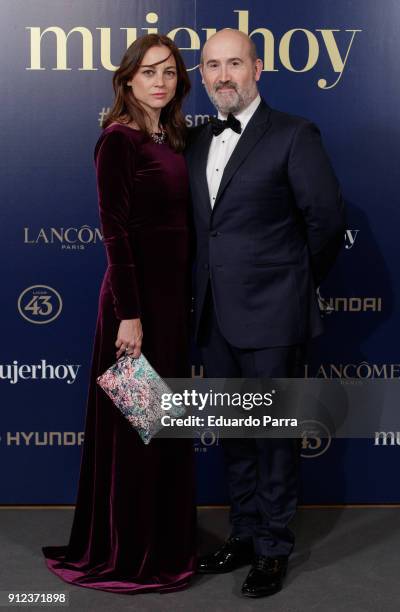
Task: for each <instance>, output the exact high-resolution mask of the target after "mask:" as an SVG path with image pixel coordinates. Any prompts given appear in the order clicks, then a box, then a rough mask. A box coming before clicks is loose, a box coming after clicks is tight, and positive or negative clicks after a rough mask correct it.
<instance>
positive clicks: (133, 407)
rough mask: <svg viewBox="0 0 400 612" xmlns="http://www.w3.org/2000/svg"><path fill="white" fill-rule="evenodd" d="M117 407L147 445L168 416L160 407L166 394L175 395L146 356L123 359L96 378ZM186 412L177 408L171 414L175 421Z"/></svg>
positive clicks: (172, 409) (169, 411)
mask: <svg viewBox="0 0 400 612" xmlns="http://www.w3.org/2000/svg"><path fill="white" fill-rule="evenodd" d="M97 383H98V384H99V385H100V387H101V388H102V389H103V390H104V391H105V392H106V393H107V395H108V396H109V397H110V398H111V400H112V401H113V402H114V404H115V405H116V407H117V408H118V409H119V410H120V411H121V412H122V414H123V415H124V417H126V418H127V419H128V421H129V423H130V424H131V425H132V427H133V428H134V429H136V431H137V432H138V434H139V435H140V437H141V438H142V440H143V442H144V443H145V444H149V442H150V440H151V438H152V437H153V436H154V435H155V434H156V433H157V432H159V431H160V429H161V428H162V423H161V417H162V416H164V415H165V414H167V412H166V411H165V410H163V408H162V406H161V399H162V395H163V394H164V393H168V394H169V398H171V394H172V391H171V389H170V388H169V387H168V385H167V384H166V383H165V382H164V381H163V379H162V378H161V377H160V376H159V375H158V374H157V372H156V371H155V370H154V369H153V368H152V367H151V365H150V364H149V362H148V361H147V359H146V358H145V356H144V355H143V353H142V354H141V355H140V357H138V358H136V359H135V358H134V357H131V356H129V355H127V356H125V357H121V358H120V359H118V361H117V362H116V363H115V364H114V365H112V366H111V367H110V368H108V370H106V371H105V372H104V374H102V375H101V376H99V377H98V378H97ZM185 412H186V410H185V408H184V407H183V406H174V405H172V407H171V408H170V409H169V410H168V414H169V415H170V416H173V417H181V416H183V415H184V414H185Z"/></svg>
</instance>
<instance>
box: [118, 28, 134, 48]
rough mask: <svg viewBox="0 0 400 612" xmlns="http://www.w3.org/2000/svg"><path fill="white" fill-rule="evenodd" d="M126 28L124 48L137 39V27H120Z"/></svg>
mask: <svg viewBox="0 0 400 612" xmlns="http://www.w3.org/2000/svg"><path fill="white" fill-rule="evenodd" d="M120 30H126V48H128V47H130V46H131V44H132V43H134V42H135V40H136V39H137V28H120Z"/></svg>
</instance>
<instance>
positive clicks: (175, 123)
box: [103, 34, 190, 151]
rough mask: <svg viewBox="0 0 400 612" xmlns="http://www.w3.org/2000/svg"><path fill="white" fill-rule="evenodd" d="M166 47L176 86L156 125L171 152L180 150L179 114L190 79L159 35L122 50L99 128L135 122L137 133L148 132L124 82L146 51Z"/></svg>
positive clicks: (168, 43)
mask: <svg viewBox="0 0 400 612" xmlns="http://www.w3.org/2000/svg"><path fill="white" fill-rule="evenodd" d="M158 45H160V46H164V47H167V48H168V49H169V50H170V52H171V53H172V55H173V56H174V58H175V62H176V69H177V86H176V92H175V96H174V97H173V98H172V100H171V101H170V102H168V104H167V105H166V106H165V107H164V108H162V109H161V115H160V123H161V125H162V126H163V127H164V129H165V130H166V131H167V135H168V141H169V144H170V146H171V147H172V148H173V149H174V150H175V151H182V150H183V148H184V146H185V135H186V124H185V118H184V116H183V113H182V102H183V99H184V98H185V96H187V94H188V93H189V91H190V80H189V76H188V73H187V70H186V67H185V64H184V62H183V59H182V56H181V54H180V53H179V49H178V47H177V46H176V45H175V43H174V42H173V41H172V40H171V39H170V38H168V37H167V36H163V35H161V34H146V35H145V36H141V37H140V38H138V39H137V40H136V41H135V42H134V43H132V44H131V45H130V46H129V47H128V49H127V50H126V52H125V54H124V56H123V58H122V61H121V65H120V66H119V68H118V69H117V70H116V71H115V73H114V76H113V87H114V93H115V100H114V104H113V106H112V108H111V110H110V112H109V113H108V115H107V117H106V118H105V120H104V122H103V128H106V127H107V126H108V125H110V123H113V122H114V121H117V122H119V123H130V122H131V121H135V123H137V125H138V127H139V129H140V130H143V131H144V132H147V133H149V130H148V128H147V125H146V115H148V114H147V112H146V111H145V109H144V108H143V107H142V106H141V105H140V104H139V102H138V101H137V100H136V99H135V97H134V95H133V93H132V89H131V87H130V86H129V85H127V82H128V81H130V79H131V78H132V77H133V76H134V75H135V74H136V73H137V71H138V70H139V67H140V65H141V63H142V61H143V58H144V56H145V54H146V53H147V51H148V50H149V49H150V48H151V47H154V46H158Z"/></svg>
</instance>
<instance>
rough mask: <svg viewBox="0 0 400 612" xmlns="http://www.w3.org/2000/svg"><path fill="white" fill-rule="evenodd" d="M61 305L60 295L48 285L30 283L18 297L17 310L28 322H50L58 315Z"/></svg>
mask: <svg viewBox="0 0 400 612" xmlns="http://www.w3.org/2000/svg"><path fill="white" fill-rule="evenodd" d="M62 307H63V302H62V299H61V295H60V294H59V293H58V291H56V289H53V287H49V286H48V285H32V286H31V287H28V288H27V289H24V291H22V293H21V294H20V296H19V298H18V312H19V314H20V315H21V317H23V318H24V319H25V320H26V321H29V323H36V324H39V325H43V324H45V323H51V322H52V321H55V319H57V317H59V316H60V314H61V311H62Z"/></svg>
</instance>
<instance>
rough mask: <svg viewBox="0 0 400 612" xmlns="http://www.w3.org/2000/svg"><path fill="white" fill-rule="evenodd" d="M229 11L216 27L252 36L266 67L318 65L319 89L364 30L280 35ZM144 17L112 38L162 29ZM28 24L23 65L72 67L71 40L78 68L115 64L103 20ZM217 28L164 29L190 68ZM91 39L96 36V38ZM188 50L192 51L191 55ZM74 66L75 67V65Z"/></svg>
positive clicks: (338, 74) (151, 16) (337, 72)
mask: <svg viewBox="0 0 400 612" xmlns="http://www.w3.org/2000/svg"><path fill="white" fill-rule="evenodd" d="M233 13H234V15H233V17H234V22H233V21H232V19H231V17H232V15H227V18H228V19H227V22H226V23H223V24H219V27H220V28H224V27H231V28H235V29H238V30H240V31H242V32H244V33H245V34H248V35H249V36H251V37H252V38H253V40H254V41H255V42H256V44H258V45H260V48H261V49H262V52H261V53H260V57H261V59H262V60H263V62H264V71H266V72H279V71H280V70H282V69H283V70H288V71H289V72H293V73H303V72H309V71H310V70H313V69H314V68H316V70H317V75H316V84H317V87H319V88H320V89H323V90H329V89H333V88H334V87H335V86H336V85H337V84H338V82H339V81H340V79H341V78H342V75H343V72H344V70H345V68H346V65H347V64H348V63H349V57H350V56H351V49H352V46H353V43H354V41H355V38H356V36H357V37H358V36H359V33H360V32H362V30H361V29H352V28H348V29H347V28H344V29H340V28H337V27H330V28H326V27H325V28H315V30H314V31H311V30H309V29H306V28H304V27H297V28H292V29H290V30H288V31H286V32H284V33H283V34H282V36H281V37H280V39H278V35H276V34H274V32H273V31H272V30H271V29H270V27H265V25H269V24H258V25H259V27H256V28H255V29H253V30H251V28H250V11H248V10H242V9H237V10H236V9H235V10H234V11H233ZM145 20H146V25H145V27H139V28H138V27H137V26H136V27H131V26H128V27H126V26H124V27H121V28H118V32H117V33H113V41H114V39H115V38H116V37H117V36H118V35H119V36H120V37H121V35H122V36H123V38H124V43H125V44H126V47H128V46H129V45H130V44H131V43H132V42H134V41H135V40H136V39H137V38H138V36H141V35H143V34H147V33H149V34H151V33H158V32H164V30H165V28H164V27H163V24H162V23H159V15H158V14H157V13H155V12H149V13H147V15H146V17H145ZM26 30H27V32H28V35H29V37H30V57H29V60H28V65H27V67H26V69H27V70H46V69H51V70H72V68H71V66H70V64H69V62H70V61H71V59H70V58H71V56H72V54H71V53H68V48H69V47H71V45H75V46H77V47H78V49H81V50H82V55H81V59H82V64H81V66H80V67H79V68H78V70H81V71H82V70H86V71H94V70H99V66H100V67H101V68H103V69H105V70H110V71H114V70H116V69H117V67H118V66H115V65H114V64H113V63H112V61H111V47H112V44H111V38H112V36H111V28H110V27H103V26H102V27H95V28H92V29H90V28H88V27H85V26H79V25H76V26H75V27H72V28H71V29H70V30H68V31H66V30H64V29H63V28H62V27H60V26H59V25H50V26H45V27H40V26H37V25H35V26H26ZM216 31H217V28H215V27H212V25H211V26H210V24H205V27H200V28H197V30H195V29H193V28H190V27H187V26H177V27H175V28H173V29H172V30H170V31H169V32H167V36H169V38H171V39H172V40H174V41H175V42H176V44H177V46H178V47H179V48H180V49H181V51H182V52H183V53H184V57H185V62H186V64H187V68H188V70H189V71H192V70H195V69H196V68H197V67H198V63H196V61H198V53H199V50H200V48H201V46H202V45H203V44H204V42H205V41H206V40H208V39H209V38H210V36H212V35H213V34H214V33H215V32H216ZM121 32H122V34H121ZM43 39H50V40H51V41H52V42H53V41H54V47H53V49H54V51H53V53H54V55H53V58H54V59H53V61H52V62H51V64H50V65H49V64H47V65H43V60H42V44H43ZM95 39H98V41H97V40H95ZM297 44H298V45H299V46H300V45H301V46H302V47H303V45H305V48H306V50H307V53H306V58H305V59H304V60H303V61H302V62H301V65H299V60H298V58H297V57H296V56H297V53H296V45H297ZM97 50H99V57H98V58H95V57H94V56H95V51H97ZM190 54H192V55H194V57H195V59H194V58H193V57H191V55H190ZM320 57H322V58H323V64H322V63H321V64H318V62H319V59H320ZM325 58H327V59H328V61H329V63H328V64H325ZM321 65H324V66H328V67H327V69H326V72H325V68H324V69H322V68H321V67H320V66H321ZM74 68H75V69H76V67H74ZM322 70H324V71H322Z"/></svg>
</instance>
